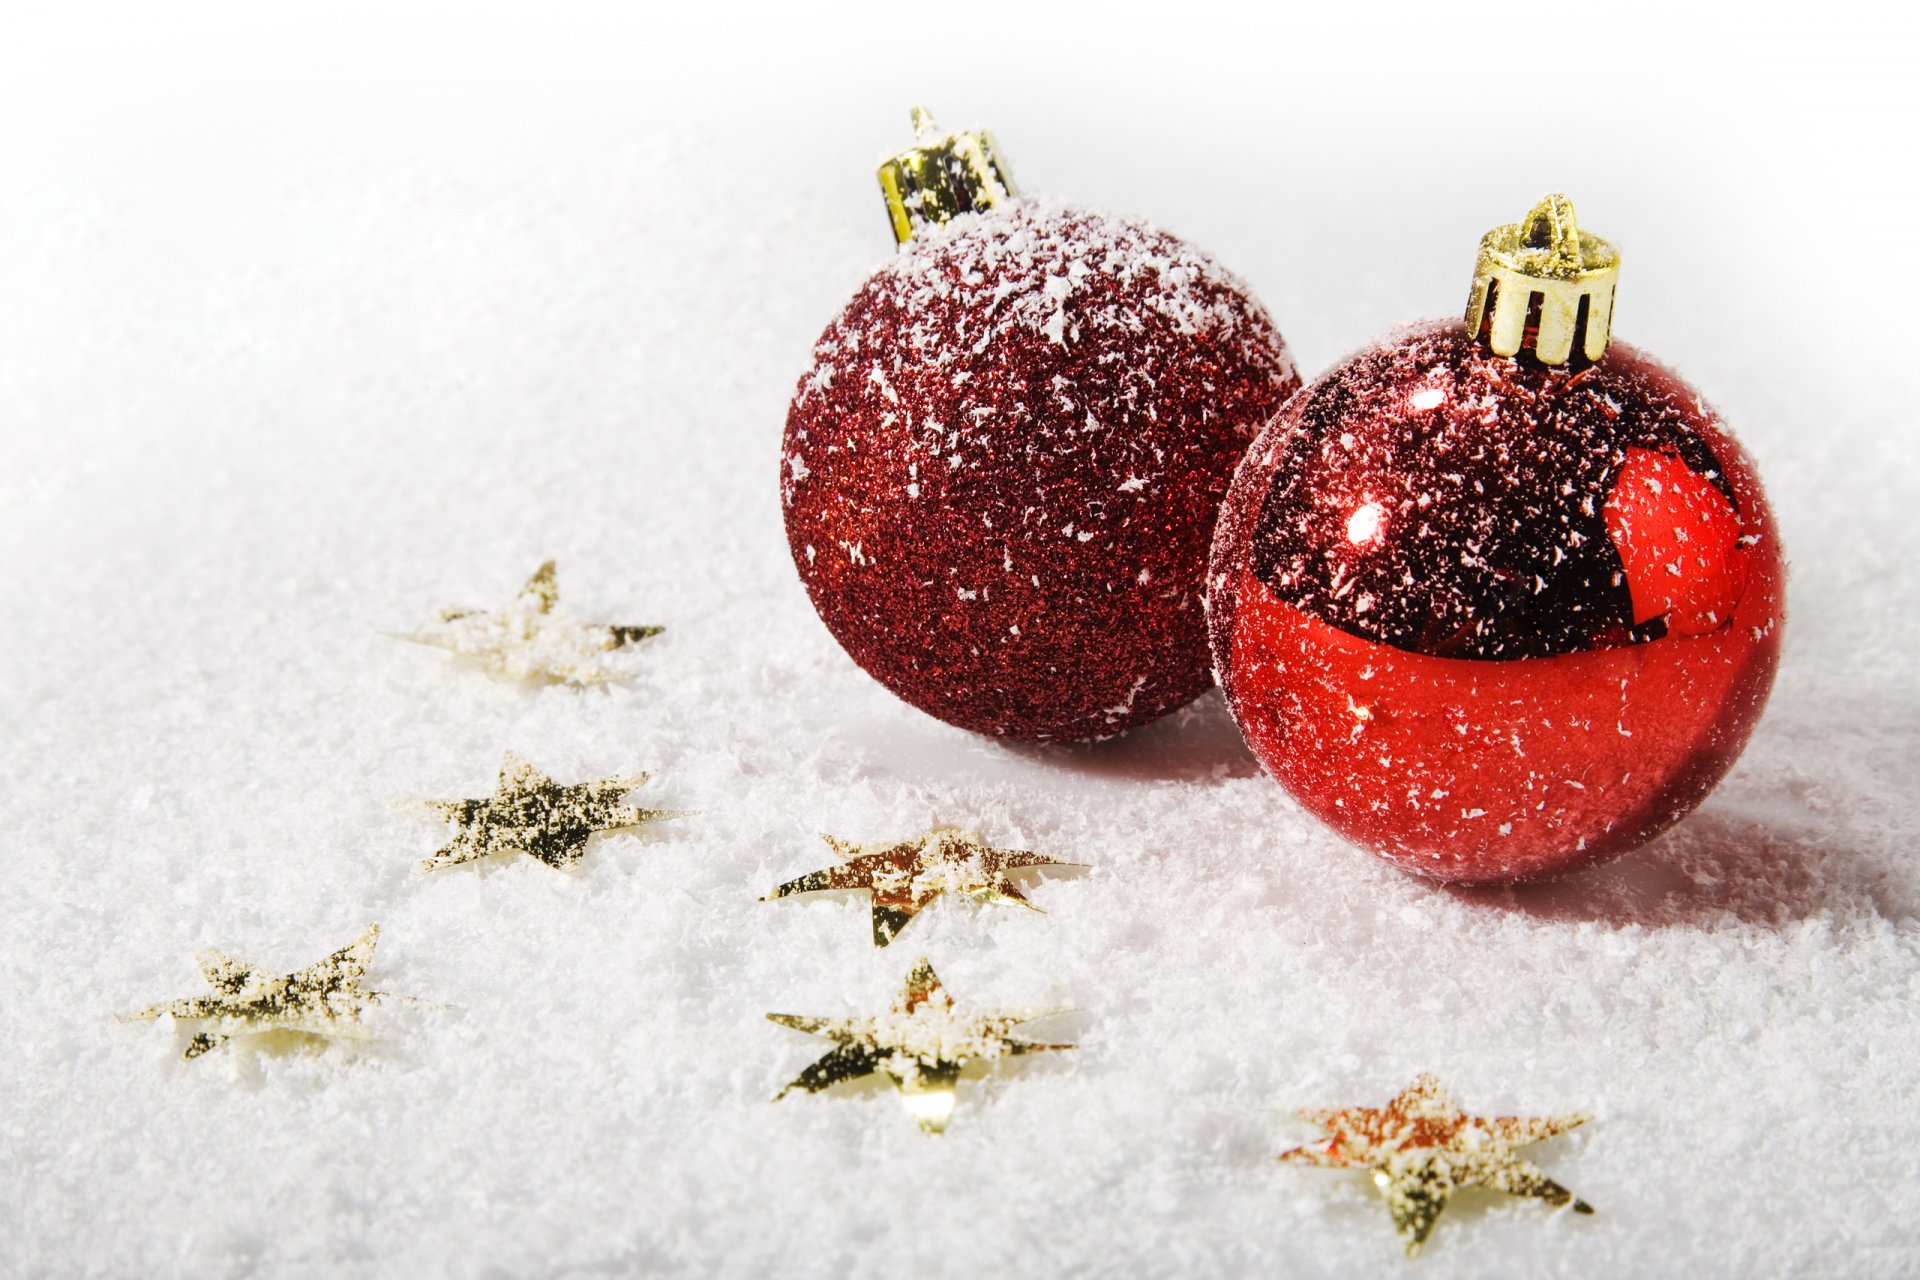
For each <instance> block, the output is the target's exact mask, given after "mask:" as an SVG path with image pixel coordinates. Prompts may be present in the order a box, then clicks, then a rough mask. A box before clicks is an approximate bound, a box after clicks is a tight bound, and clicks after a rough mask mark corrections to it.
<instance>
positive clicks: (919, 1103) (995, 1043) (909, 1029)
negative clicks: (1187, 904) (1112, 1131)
mask: <svg viewBox="0 0 1920 1280" xmlns="http://www.w3.org/2000/svg"><path fill="white" fill-rule="evenodd" d="M1067 1012H1070V1011H1069V1010H1066V1009H995V1010H973V1011H966V1012H963V1011H960V1010H957V1009H955V1008H954V1003H953V997H952V996H950V995H948V994H947V989H946V988H945V987H944V986H942V985H941V982H940V979H939V977H938V975H936V974H935V973H934V971H933V966H932V965H931V964H929V963H928V962H927V961H926V960H920V961H919V962H917V963H916V964H915V965H914V966H913V971H912V972H911V973H909V974H908V975H907V982H906V986H905V987H904V988H903V989H902V990H901V992H900V996H899V999H897V1000H896V1001H895V1002H894V1005H893V1008H892V1010H891V1011H889V1012H887V1013H884V1014H881V1015H880V1016H878V1017H858V1018H812V1017H805V1016H802V1015H798V1014H791V1013H770V1014H768V1015H767V1018H768V1020H769V1021H772V1022H777V1023H779V1024H780V1025H781V1026H783V1027H792V1028H793V1029H794V1030H795V1031H805V1032H806V1033H808V1034H809V1035H816V1036H825V1037H826V1038H827V1039H829V1040H832V1041H835V1042H836V1045H835V1048H834V1049H833V1050H832V1052H830V1053H828V1054H827V1055H826V1056H825V1057H823V1058H821V1059H819V1060H818V1061H816V1062H814V1063H813V1064H812V1065H811V1066H809V1067H808V1068H807V1069H806V1070H805V1071H802V1072H801V1073H800V1074H799V1076H798V1077H796V1078H795V1079H794V1081H793V1083H791V1084H789V1085H788V1086H787V1087H786V1088H784V1089H782V1090H781V1091H780V1092H779V1093H777V1094H775V1095H774V1099H773V1100H774V1101H775V1102H778V1101H780V1099H782V1098H784V1097H786V1096H787V1095H788V1094H789V1093H791V1092H793V1091H794V1090H795V1089H804V1090H806V1091H807V1092H808V1093H819V1092H820V1091H822V1090H823V1089H829V1088H832V1087H833V1086H834V1085H836V1084H840V1083H842V1082H843V1081H848V1080H858V1079H861V1078H862V1077H865V1076H870V1075H874V1074H876V1073H878V1074H880V1075H883V1076H885V1077H886V1078H887V1079H888V1080H890V1081H892V1082H893V1087H894V1088H896V1089H898V1090H899V1091H900V1099H901V1102H902V1103H903V1105H905V1107H906V1109H907V1111H908V1113H909V1114H910V1115H912V1116H913V1118H914V1119H915V1120H916V1121H917V1122H918V1123H919V1125H920V1129H921V1131H922V1132H923V1133H943V1132H945V1131H946V1127H947V1120H948V1119H949V1117H951V1116H952V1114H953V1104H954V1094H955V1086H956V1085H957V1084H958V1082H959V1079H960V1075H961V1073H962V1072H963V1071H965V1070H966V1069H967V1067H968V1066H969V1065H970V1064H972V1063H975V1062H992V1061H995V1060H997V1059H1000V1058H1003V1057H1018V1056H1019V1055H1021V1054H1028V1053H1037V1052H1040V1051H1041V1050H1045V1049H1071V1048H1073V1046H1072V1045H1070V1044H1036V1043H1034V1042H1032V1041H1027V1040H1015V1039H1013V1038H1012V1036H1011V1035H1010V1034H1009V1033H1010V1032H1011V1031H1012V1030H1013V1028H1014V1027H1016V1026H1019V1025H1020V1024H1021V1023H1023V1022H1032V1021H1034V1020H1035V1019H1037V1018H1046V1017H1052V1016H1054V1015H1055V1014H1060V1013H1067Z"/></svg>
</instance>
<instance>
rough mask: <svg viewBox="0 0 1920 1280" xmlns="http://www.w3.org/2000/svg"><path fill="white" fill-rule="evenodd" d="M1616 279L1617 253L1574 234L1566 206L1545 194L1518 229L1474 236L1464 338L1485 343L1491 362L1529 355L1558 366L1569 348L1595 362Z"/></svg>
mask: <svg viewBox="0 0 1920 1280" xmlns="http://www.w3.org/2000/svg"><path fill="white" fill-rule="evenodd" d="M1619 280H1620V251H1619V250H1618V249H1616V248H1614V247H1613V245H1612V244H1611V243H1609V242H1608V241H1606V240H1602V239H1601V238H1600V237H1599V236H1596V235H1593V234H1591V233H1589V232H1586V231H1582V230H1581V229H1580V227H1579V225H1578V224H1577V223H1576V222H1575V221H1574V217H1573V201H1571V200H1569V199H1567V197H1565V196H1563V195H1560V194H1558V193H1556V194H1554V195H1550V196H1548V197H1547V198H1546V199H1544V200H1542V201H1541V202H1540V203H1539V204H1536V205H1535V206H1533V208H1532V209H1531V210H1529V211H1528V212H1527V216H1526V217H1525V218H1523V219H1521V220H1520V221H1519V222H1514V223H1509V224H1508V225H1506V226H1504V227H1495V228H1494V229H1493V230H1491V231H1489V232H1487V234H1486V235H1485V236H1483V237H1481V240H1480V257H1479V260H1478V261H1476V262H1475V263H1474V265H1473V294H1472V296H1471V297H1470V298H1469V299H1468V300H1467V335H1468V336H1469V337H1471V338H1475V339H1479V338H1481V337H1482V336H1484V337H1485V339H1486V342H1487V345H1488V346H1490V347H1491V348H1492V349H1493V352H1494V354H1495V355H1502V356H1513V355H1519V354H1520V352H1521V351H1522V350H1523V349H1529V348H1530V350H1531V354H1532V355H1533V357H1534V358H1535V359H1536V360H1538V361H1539V362H1540V363H1541V364H1565V363H1566V362H1567V360H1568V359H1569V358H1570V357H1571V356H1572V354H1573V352H1574V351H1575V349H1576V348H1577V349H1578V350H1579V351H1580V353H1581V354H1582V355H1584V356H1585V357H1586V358H1587V359H1588V360H1598V359H1599V358H1600V357H1601V356H1603V355H1605V354H1606V353H1607V340H1608V338H1609V337H1610V336H1611V335H1612V332H1613V289H1614V286H1615V285H1616V284H1617V283H1619ZM1536 299H1538V302H1537V304H1536V301H1535V300H1536ZM1536 305H1537V306H1538V307H1539V311H1538V318H1537V319H1536V318H1535V311H1534V308H1535V306H1536ZM1529 322H1532V323H1529Z"/></svg>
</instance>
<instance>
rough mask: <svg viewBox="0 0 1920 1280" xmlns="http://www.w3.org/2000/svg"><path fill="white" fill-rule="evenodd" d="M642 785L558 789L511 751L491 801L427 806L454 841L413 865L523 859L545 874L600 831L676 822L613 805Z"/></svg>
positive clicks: (601, 783) (609, 781)
mask: <svg viewBox="0 0 1920 1280" xmlns="http://www.w3.org/2000/svg"><path fill="white" fill-rule="evenodd" d="M646 780H647V775H646V774H644V773H636V774H631V775H628V776H626V777H619V778H596V779H594V780H593V781H591V782H576V783H572V784H568V785H562V784H561V783H558V782H555V781H554V780H553V779H552V778H550V777H548V776H547V775H546V774H544V773H542V772H540V770H538V769H536V768H534V767H533V766H532V765H530V764H528V763H527V762H526V761H525V760H522V759H521V758H520V757H519V756H517V755H514V754H513V753H512V752H511V751H509V752H508V753H507V758H506V759H505V760H504V761H502V762H501V764H500V781H499V782H498V783H496V784H495V786H494V788H493V795H491V796H489V797H485V798H483V799H479V800H429V801H428V802H427V805H428V807H429V808H431V809H432V810H433V811H434V812H435V813H437V814H439V815H440V816H441V817H442V818H444V819H446V820H447V821H448V822H451V823H453V824H454V825H455V826H456V827H458V828H459V834H457V835H455V836H454V838H453V839H452V840H451V841H449V842H448V843H447V844H445V845H443V846H442V847H440V848H439V849H436V850H434V852H433V856H431V857H429V858H428V859H427V860H426V861H425V862H423V863H421V864H420V869H421V870H422V871H434V870H437V869H439V868H441V867H451V866H456V865H458V864H460V863H462V862H475V861H478V860H479V859H481V858H489V857H493V856H495V855H504V856H509V857H511V856H512V855H513V854H516V853H524V854H526V855H527V856H528V857H530V858H538V859H539V860H540V861H542V862H544V863H546V864H547V865H548V866H550V867H556V868H557V867H566V866H570V865H571V864H573V863H575V862H578V861H579V860H580V857H581V855H583V854H584V853H586V851H587V841H588V840H591V839H592V838H593V837H594V836H595V835H597V834H599V833H600V832H602V831H624V830H627V829H628V828H631V827H637V826H639V825H641V824H642V823H645V822H656V821H660V820H662V819H666V818H677V817H680V816H681V815H680V814H678V813H675V812H673V811H672V810H669V809H636V808H633V807H631V806H629V805H623V804H621V803H620V800H621V798H622V797H623V796H625V795H626V794H627V793H628V792H630V791H634V790H636V789H638V788H639V786H640V784H641V783H643V782H645V781H646Z"/></svg>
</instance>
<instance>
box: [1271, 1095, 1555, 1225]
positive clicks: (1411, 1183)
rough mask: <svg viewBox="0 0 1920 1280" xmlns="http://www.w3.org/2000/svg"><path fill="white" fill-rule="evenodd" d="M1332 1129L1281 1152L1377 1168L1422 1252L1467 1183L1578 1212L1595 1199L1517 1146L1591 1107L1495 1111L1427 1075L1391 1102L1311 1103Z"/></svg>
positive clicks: (1302, 1160) (1293, 1159)
mask: <svg viewBox="0 0 1920 1280" xmlns="http://www.w3.org/2000/svg"><path fill="white" fill-rule="evenodd" d="M1300 1114H1301V1115H1302V1116H1303V1117H1304V1118H1305V1119H1308V1120H1311V1121H1313V1122H1314V1123H1315V1124H1317V1125H1319V1126H1321V1127H1322V1128H1323V1129H1325V1130H1326V1131H1327V1133H1328V1134H1330V1135H1331V1136H1330V1137H1328V1138H1325V1139H1322V1140H1321V1141H1319V1142H1316V1143H1313V1144H1312V1145H1311V1146H1305V1147H1296V1148H1294V1149H1293V1150H1292V1151H1288V1152H1285V1153H1283V1154H1282V1155H1281V1156H1280V1159H1281V1160H1282V1161H1284V1162H1286V1163H1288V1164H1309V1165H1316V1166H1318V1167H1320V1168H1323V1169H1370V1170H1372V1171H1373V1181H1374V1184H1375V1185H1376V1186H1378V1187H1379V1188H1380V1190H1381V1192H1382V1193H1383V1194H1384V1195H1385V1196H1386V1198H1387V1209H1388V1211H1389V1212H1390V1213H1392V1215H1393V1225H1394V1228H1395V1230H1397V1231H1399V1233H1400V1238H1401V1239H1402V1240H1404V1241H1405V1242H1406V1246H1407V1256H1408V1257H1409V1258H1412V1257H1417V1256H1418V1255H1419V1253H1420V1247H1421V1246H1422V1245H1424V1244H1425V1243H1426V1241H1427V1236H1428V1235H1429V1234H1431V1233H1432V1231H1433V1224H1434V1222H1435V1221H1436V1220H1438V1219H1439V1217H1440V1213H1441V1211H1442V1210H1443V1209H1445V1208H1446V1207H1447V1202H1448V1200H1450V1199H1451V1198H1452V1196H1453V1193H1454V1192H1455V1191H1457V1190H1459V1189H1460V1188H1462V1187H1476V1186H1478V1187H1490V1188H1492V1189H1493V1190H1495V1191H1504V1192H1506V1193H1507V1194H1508V1195H1510V1196H1534V1197H1536V1198H1538V1199H1541V1200H1545V1201H1546V1202H1547V1203H1548V1204H1550V1205H1553V1206H1554V1207H1556V1208H1559V1207H1561V1206H1566V1205H1571V1206H1572V1208H1573V1211H1574V1212H1575V1213H1592V1212H1593V1206H1592V1205H1590V1204H1588V1203H1586V1202H1585V1201H1584V1200H1577V1199H1575V1198H1574V1195H1573V1193H1572V1192H1571V1191H1568V1190H1567V1189H1566V1188H1565V1187H1563V1186H1561V1185H1560V1184H1559V1183H1557V1182H1555V1181H1554V1180H1553V1179H1551V1178H1549V1177H1548V1176H1547V1175H1546V1174H1545V1173H1542V1172H1541V1171H1540V1169H1539V1168H1538V1167H1536V1166H1535V1165H1533V1164H1530V1163H1529V1162H1527V1161H1525V1160H1523V1159H1521V1158H1520V1157H1519V1156H1517V1155H1515V1154H1514V1153H1513V1148H1514V1147H1522V1146H1526V1145H1527V1144H1528V1143H1532V1142H1539V1141H1541V1140H1542V1139H1545V1138H1551V1137H1554V1136H1555V1135H1557V1134H1562V1133H1565V1132H1566V1131H1567V1130H1569V1129H1572V1128H1575V1127H1576V1126H1578V1125H1582V1124H1585V1123H1586V1122H1587V1120H1588V1118H1589V1117H1587V1116H1583V1115H1569V1116H1542V1117H1520V1116H1500V1117H1497V1118H1494V1119H1487V1118H1483V1117H1480V1116H1469V1115H1466V1114H1464V1113H1463V1112H1461V1111H1460V1110H1459V1109H1458V1108H1457V1107H1455V1106H1454V1105H1453V1097H1452V1095H1451V1094H1449V1093H1448V1092H1447V1091H1446V1089H1445V1088H1444V1087H1442V1085H1441V1084H1440V1082H1439V1081H1438V1080H1436V1079H1434V1078H1433V1077H1432V1076H1430V1075H1422V1076H1420V1077H1419V1078H1418V1079H1416V1080H1415V1081H1414V1082H1413V1083H1412V1084H1411V1085H1409V1086H1408V1087H1407V1088H1406V1089H1405V1090H1404V1091H1402V1092H1401V1094H1400V1096H1399V1097H1397V1098H1395V1099H1394V1100H1393V1101H1392V1102H1389V1103H1388V1104H1387V1105H1386V1106H1384V1107H1349V1108H1344V1109H1341V1110H1337V1111H1303V1112H1301V1113H1300Z"/></svg>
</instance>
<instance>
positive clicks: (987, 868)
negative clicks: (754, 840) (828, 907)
mask: <svg viewBox="0 0 1920 1280" xmlns="http://www.w3.org/2000/svg"><path fill="white" fill-rule="evenodd" d="M821 839H823V840H825V841H826V842H827V843H828V844H829V845H831V846H832V847H833V851H834V853H836V854H838V855H839V856H840V858H841V859H842V861H841V865H839V866H837V867H829V868H827V869H826V870H824V871H814V872H810V873H808V874H807V875H804V876H801V877H800V878H799V879H797V880H789V881H787V882H786V883H785V884H783V885H780V886H779V887H778V888H776V889H774V891H773V892H772V893H770V894H768V895H767V896H766V898H763V899H761V901H763V902H765V901H771V900H772V899H774V898H785V897H790V896H792V895H793V894H796V893H819V892H822V891H824V890H829V889H870V890H872V892H873V945H874V946H876V947H884V946H886V945H887V944H888V943H889V942H892V941H893V940H894V938H895V937H897V936H899V933H900V931H901V930H902V929H904V928H906V926H907V921H909V920H911V919H913V917H914V916H915V915H916V914H917V913H918V912H919V911H920V909H921V908H923V907H925V906H926V905H927V904H928V903H930V902H932V901H933V900H934V899H935V898H937V897H939V896H940V895H941V894H943V893H964V894H966V895H967V896H968V897H970V898H973V899H976V900H977V901H980V902H1014V903H1018V904H1020V905H1021V906H1023V907H1030V908H1032V909H1033V910H1035V911H1038V910H1039V909H1040V908H1038V907H1035V906H1034V905H1033V904H1032V903H1031V902H1028V901H1027V898H1026V895H1025V894H1023V893H1021V892H1020V890H1019V888H1018V887H1017V886H1016V885H1015V884H1014V883H1013V881H1012V880H1011V879H1009V878H1008V876H1007V873H1008V872H1009V871H1018V870H1021V869H1023V868H1027V867H1077V866H1080V865H1082V864H1081V863H1077V862H1061V861H1058V860H1057V859H1054V858H1049V857H1045V856H1043V855H1041V854H1038V853H1026V852H1023V851H1021V850H1018V849H996V848H994V847H993V846H992V845H989V844H987V843H986V842H985V841H983V840H981V838H980V836H979V834H978V833H977V832H973V831H962V830H960V829H959V828H957V827H935V828H934V829H933V830H932V831H929V832H927V834H925V835H923V836H915V837H914V838H913V839H911V840H897V841H893V842H891V843H887V842H874V843H871V844H855V843H853V842H852V841H849V840H836V839H834V838H833V837H832V836H822V837H821Z"/></svg>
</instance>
